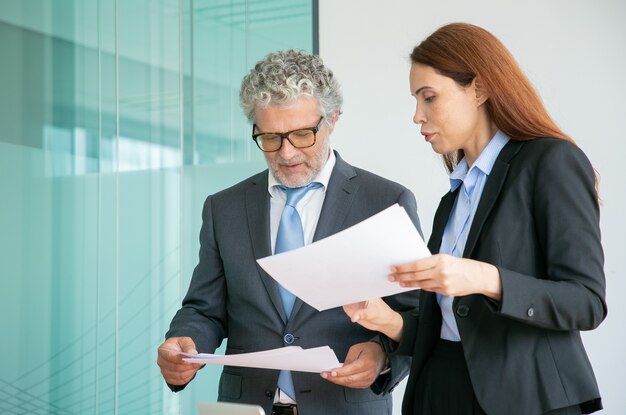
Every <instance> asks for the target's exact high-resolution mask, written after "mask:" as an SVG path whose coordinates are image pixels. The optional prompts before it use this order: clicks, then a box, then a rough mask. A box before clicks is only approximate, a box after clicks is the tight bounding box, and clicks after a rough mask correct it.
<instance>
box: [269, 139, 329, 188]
mask: <svg viewBox="0 0 626 415" xmlns="http://www.w3.org/2000/svg"><path fill="white" fill-rule="evenodd" d="M329 147H330V146H329ZM336 162H337V157H336V156H335V152H334V151H333V149H332V148H330V156H329V157H328V160H326V164H324V167H322V170H321V171H320V172H319V174H318V175H317V177H315V178H314V179H313V180H311V181H312V182H318V183H321V184H322V188H323V189H324V190H326V188H327V187H328V182H329V181H330V176H331V174H332V173H333V169H334V168H335V163H336ZM280 186H282V184H281V183H280V182H279V181H278V180H276V177H274V174H273V173H272V170H271V169H270V170H269V175H268V180H267V191H268V192H269V193H270V196H272V197H275V196H278V195H284V193H285V192H283V191H281V190H280ZM282 197H283V198H284V196H282Z"/></svg>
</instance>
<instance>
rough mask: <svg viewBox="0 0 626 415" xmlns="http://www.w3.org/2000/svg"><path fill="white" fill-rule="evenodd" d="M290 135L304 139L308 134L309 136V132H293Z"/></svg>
mask: <svg viewBox="0 0 626 415" xmlns="http://www.w3.org/2000/svg"><path fill="white" fill-rule="evenodd" d="M291 134H292V135H294V136H296V137H306V136H308V135H309V134H311V132H310V131H309V130H298V131H294V132H293V133H291Z"/></svg>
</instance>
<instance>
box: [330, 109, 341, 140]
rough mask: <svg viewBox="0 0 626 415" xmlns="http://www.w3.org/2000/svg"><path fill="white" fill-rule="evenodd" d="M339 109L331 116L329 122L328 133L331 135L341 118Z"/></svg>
mask: <svg viewBox="0 0 626 415" xmlns="http://www.w3.org/2000/svg"><path fill="white" fill-rule="evenodd" d="M339 114H340V112H339V111H336V112H335V113H334V114H333V115H332V117H330V123H329V124H328V135H331V134H332V133H333V131H334V130H335V124H336V123H337V120H338V119H339Z"/></svg>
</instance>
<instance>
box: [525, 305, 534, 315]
mask: <svg viewBox="0 0 626 415" xmlns="http://www.w3.org/2000/svg"><path fill="white" fill-rule="evenodd" d="M526 314H528V317H532V316H534V315H535V309H534V308H532V307H530V308H529V309H528V311H526Z"/></svg>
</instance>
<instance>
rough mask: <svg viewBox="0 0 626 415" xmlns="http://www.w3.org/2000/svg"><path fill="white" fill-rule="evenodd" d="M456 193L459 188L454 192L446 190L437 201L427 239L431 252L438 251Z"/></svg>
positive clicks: (435, 252)
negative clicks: (437, 204)
mask: <svg viewBox="0 0 626 415" xmlns="http://www.w3.org/2000/svg"><path fill="white" fill-rule="evenodd" d="M458 194H459V189H456V191H454V192H448V193H446V194H445V195H444V196H443V197H442V198H441V202H439V207H438V208H437V212H436V213H435V218H434V219H433V231H432V233H431V234H430V238H429V239H428V249H429V250H430V253H431V254H437V253H439V248H440V247H441V240H442V239H443V231H444V230H445V229H446V224H447V223H448V218H449V217H450V212H451V211H452V207H453V206H454V201H455V200H456V197H457V195H458Z"/></svg>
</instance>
